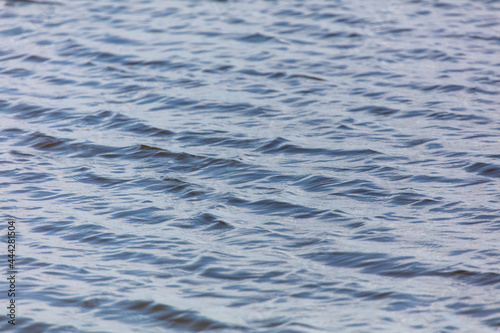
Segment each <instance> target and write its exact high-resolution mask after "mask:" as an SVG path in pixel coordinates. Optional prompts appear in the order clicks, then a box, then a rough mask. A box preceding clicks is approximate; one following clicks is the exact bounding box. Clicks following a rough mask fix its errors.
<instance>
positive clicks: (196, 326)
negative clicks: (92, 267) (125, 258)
mask: <svg viewBox="0 0 500 333" xmlns="http://www.w3.org/2000/svg"><path fill="white" fill-rule="evenodd" d="M114 309H120V311H116V310H114ZM97 315H98V317H103V318H106V319H112V320H118V321H121V322H125V323H133V322H135V320H136V319H135V318H137V317H139V318H141V321H142V322H143V323H145V325H146V326H150V325H152V324H154V326H158V325H159V326H160V327H162V328H165V329H182V330H184V331H188V332H200V331H202V330H224V329H237V330H244V329H245V328H244V327H241V326H233V325H228V324H225V323H223V322H219V321H216V320H213V319H210V318H207V317H205V316H203V315H201V314H200V313H199V312H197V311H193V310H189V309H181V308H176V307H174V306H171V305H167V304H161V303H156V302H152V301H142V300H137V301H130V300H124V301H119V302H116V304H114V305H113V307H108V308H105V309H103V310H101V311H100V312H99V313H98V314H97Z"/></svg>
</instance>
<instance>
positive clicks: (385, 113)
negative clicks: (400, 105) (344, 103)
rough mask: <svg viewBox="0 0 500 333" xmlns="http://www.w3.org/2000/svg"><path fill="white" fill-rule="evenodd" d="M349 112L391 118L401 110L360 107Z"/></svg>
mask: <svg viewBox="0 0 500 333" xmlns="http://www.w3.org/2000/svg"><path fill="white" fill-rule="evenodd" d="M348 111H350V112H360V111H365V112H368V113H371V114H374V115H377V116H390V115H393V114H395V113H397V112H399V110H395V109H391V108H386V107H380V106H363V107H358V108H352V109H349V110H348Z"/></svg>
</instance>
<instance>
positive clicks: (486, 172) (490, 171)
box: [465, 162, 500, 178]
mask: <svg viewBox="0 0 500 333" xmlns="http://www.w3.org/2000/svg"><path fill="white" fill-rule="evenodd" d="M465 171H467V172H475V173H477V174H479V175H481V176H485V177H493V178H498V177H500V167H499V166H497V165H494V164H488V163H482V162H477V163H474V164H473V165H470V166H468V167H466V168H465Z"/></svg>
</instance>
